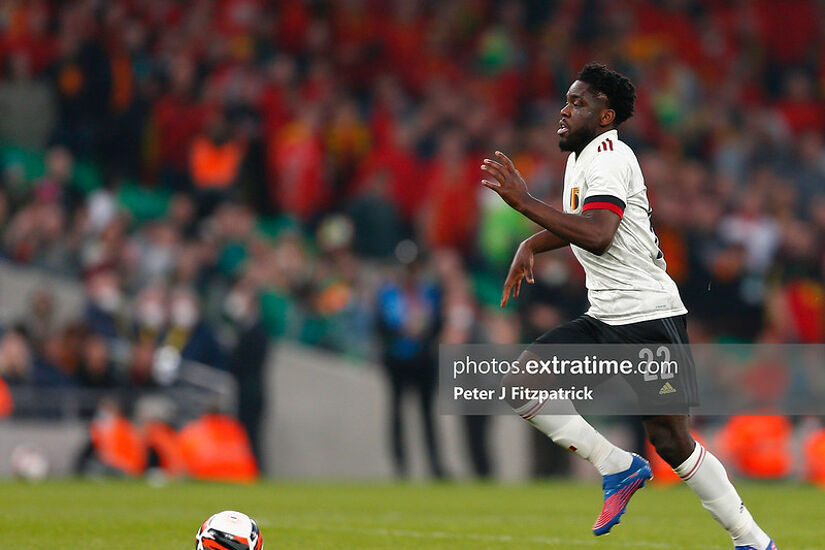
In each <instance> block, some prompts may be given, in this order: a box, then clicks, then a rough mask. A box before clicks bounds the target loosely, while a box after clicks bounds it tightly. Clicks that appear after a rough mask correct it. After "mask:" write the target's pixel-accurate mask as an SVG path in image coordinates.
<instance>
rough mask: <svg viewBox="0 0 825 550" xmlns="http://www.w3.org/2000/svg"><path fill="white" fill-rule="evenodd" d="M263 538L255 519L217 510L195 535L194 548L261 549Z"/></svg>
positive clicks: (196, 549) (199, 549) (198, 549)
mask: <svg viewBox="0 0 825 550" xmlns="http://www.w3.org/2000/svg"><path fill="white" fill-rule="evenodd" d="M263 548H264V538H263V536H261V531H260V529H258V524H257V523H255V520H254V519H252V518H250V517H249V516H247V515H246V514H242V513H240V512H233V511H231V510H226V511H224V512H218V513H217V514H215V515H214V516H212V517H210V518H209V519H207V520H206V521H204V522H203V525H201V528H200V529H198V534H197V535H195V550H263Z"/></svg>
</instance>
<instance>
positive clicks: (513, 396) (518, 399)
mask: <svg viewBox="0 0 825 550" xmlns="http://www.w3.org/2000/svg"><path fill="white" fill-rule="evenodd" d="M532 358H535V355H533V354H532V353H530V352H529V351H524V352H522V354H521V355H520V356H519V358H518V364H519V365H524V364H525V363H526V362H527V361H529V360H530V359H532ZM535 382H536V380H535V377H531V376H530V375H528V374H527V373H524V372H509V373H507V374H505V375H504V376H503V377H502V379H501V383H500V387H499V391H501V392H503V393H502V395H504V398H505V400H506V401H507V403H508V404H509V405H510V407H512V408H513V410H516V411H518V410H519V409H521V408H523V407H525V406H526V405H528V404H529V403H530V401H531V400H530V393H529V392H525V391H522V390H523V389H524V388H532V387H533V386H534V385H535Z"/></svg>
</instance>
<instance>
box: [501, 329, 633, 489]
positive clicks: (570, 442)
mask: <svg viewBox="0 0 825 550" xmlns="http://www.w3.org/2000/svg"><path fill="white" fill-rule="evenodd" d="M597 338H598V336H597V335H596V334H595V333H594V331H593V329H592V326H591V325H590V324H589V322H588V320H587V318H585V317H584V316H582V317H579V318H577V319H575V320H573V321H571V322H569V323H565V324H563V325H560V326H558V327H556V328H554V329H553V330H551V331H549V332H547V333H545V334H544V335H542V336H540V337H539V338H538V339H537V340H536V344H593V343H597ZM530 358H535V355H534V354H533V352H531V351H530V350H527V351H525V352H524V353H523V354H522V356H521V357H520V358H519V363H520V364H525V363H526V362H527V360H528V359H530ZM541 384H552V381H549V380H548V381H545V382H543V383H541ZM537 385H540V384H539V383H538V382H537V380H536V378H535V377H528V376H523V375H520V374H516V375H513V374H508V375H507V376H505V377H504V379H503V380H502V386H504V388H505V391H506V395H507V396H510V397H512V392H511V391H510V388H512V387H525V386H530V387H533V388H534V389H540V388H538V387H537ZM508 402H509V404H510V406H511V407H512V408H513V410H514V411H515V412H516V413H517V414H519V415H520V416H521V417H522V418H523V419H524V420H526V421H527V422H529V423H530V424H532V425H533V426H535V427H536V428H537V429H538V430H539V431H540V432H542V433H543V434H544V435H546V436H547V437H549V438H550V439H552V440H553V442H554V443H556V444H557V445H560V446H562V447H564V448H565V449H569V450H570V451H572V452H573V453H575V454H576V455H578V456H580V457H582V458H583V459H585V460H587V461H588V462H590V463H591V464H593V466H595V467H596V469H597V470H599V473H601V474H602V475H610V474H616V473H619V472H622V471H624V470H627V469H628V468H629V467H630V464H631V462H632V461H633V455H632V454H631V453H629V452H627V451H625V450H623V449H620V448H619V447H616V446H615V445H613V444H612V443H610V442H609V441H608V440H607V439H606V438H605V437H604V436H603V435H602V434H600V433H599V432H598V431H597V430H596V429H595V428H594V427H593V426H591V425H590V424H589V423H588V422H587V421H586V420H585V419H584V418H582V416H581V415H579V414H578V413H577V412H576V408H575V407H574V406H573V403H572V402H570V401H552V402H546V403H544V402H539V401H537V400H534V399H531V400H526V399H512V398H511V399H508Z"/></svg>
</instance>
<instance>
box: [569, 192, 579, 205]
mask: <svg viewBox="0 0 825 550" xmlns="http://www.w3.org/2000/svg"><path fill="white" fill-rule="evenodd" d="M578 208H579V188H578V187H573V188H572V189H570V210H577V209H578Z"/></svg>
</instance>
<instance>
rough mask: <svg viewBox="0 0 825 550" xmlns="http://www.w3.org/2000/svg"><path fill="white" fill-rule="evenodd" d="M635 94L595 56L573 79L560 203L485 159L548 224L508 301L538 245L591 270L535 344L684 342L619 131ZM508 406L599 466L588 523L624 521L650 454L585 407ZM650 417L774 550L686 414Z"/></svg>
mask: <svg viewBox="0 0 825 550" xmlns="http://www.w3.org/2000/svg"><path fill="white" fill-rule="evenodd" d="M635 98H636V92H635V89H634V87H633V84H632V83H631V82H630V80H629V79H628V78H627V77H625V76H623V75H621V74H619V73H617V72H615V71H612V70H610V69H608V68H607V67H605V66H604V65H599V64H595V63H591V64H589V65H587V66H585V67H584V69H582V71H581V73H580V74H579V75H578V77H577V78H576V80H575V82H573V84H572V85H571V86H570V88H569V90H568V92H567V97H566V102H565V105H564V108H563V109H562V110H561V120H560V121H559V129H558V135H559V147H560V148H561V150H562V151H569V152H570V153H571V154H570V155H569V157H568V159H567V167H566V169H565V174H564V197H563V204H564V210H563V211H560V210H557V209H555V208H553V207H551V206H549V205H547V204H545V203H543V202H542V201H540V200H537V199H535V198H534V197H532V196H531V195H530V193H529V192H528V189H527V185H526V184H525V182H524V179H523V178H522V177H521V175H520V174H519V172H518V170H516V168H515V166H514V165H513V163H512V161H511V160H510V159H509V158H507V156H505V155H504V154H503V153H501V152H496V154H495V156H496V159H495V160H493V159H485V160H484V164H483V166H482V169H483V170H484V171H485V172H486V174H487V175H488V176H489V179H484V180H482V182H481V183H482V185H484V186H486V187H488V188H490V189H492V190H493V191H495V192H496V193H498V194H499V196H500V197H501V198H502V199H504V201H505V202H506V203H507V204H509V205H510V206H511V207H512V208H513V209H515V210H517V211H518V212H521V213H522V214H523V215H525V216H526V217H528V218H529V219H531V220H532V221H534V222H535V223H537V224H538V225H540V226H541V227H543V228H545V229H544V230H543V231H540V232H539V233H536V234H535V235H533V236H531V237H530V238H528V239H526V240H525V241H524V242H522V243H521V245H520V246H519V248H518V250H517V251H516V254H515V257H514V258H513V262H512V265H511V266H510V271H509V273H508V275H507V279H506V281H505V283H504V292H503V295H502V301H501V305H502V307H503V306H505V305H506V304H507V301H508V300H509V298H510V294H511V292H513V295H514V296H516V297H518V295H519V293H520V290H521V284H522V281H523V280H527V282H528V283H532V282H533V273H532V267H533V257H534V255H535V254H538V253H541V252H547V251H549V250H554V249H557V248H561V247H563V246H567V245H570V247H571V248H572V250H573V253H574V254H575V256H576V258H577V259H578V261H579V262H580V263H581V265H582V267H583V268H584V271H585V274H586V285H587V290H588V299H589V301H590V309H589V310H588V311H587V313H586V314H584V315H582V316H581V317H579V318H577V319H575V320H573V321H571V322H569V323H566V324H563V325H560V326H558V327H556V328H555V329H553V330H551V331H549V332H547V333H546V334H544V335H542V336H541V337H540V338H539V339H538V340H537V343H549V344H554V343H555V344H562V343H564V344H582V343H589V344H598V343H651V342H665V343H673V344H686V343H687V342H688V337H687V331H686V318H685V316H686V313H687V310H686V309H685V307H684V305H683V304H682V300H681V298H680V296H679V291H678V288H677V287H676V284H675V283H674V282H673V280H672V279H671V278H670V277H669V276H668V274H667V272H666V271H665V261H664V257H663V255H662V252H661V251H660V250H659V248H658V239H657V238H656V235H655V233H654V232H653V228H652V226H651V224H650V219H649V218H650V205H649V203H648V198H647V188H646V187H645V182H644V178H643V176H642V172H641V169H640V168H639V163H638V161H637V160H636V156H635V155H634V153H633V151H632V150H631V149H630V147H628V146H627V145H626V144H624V143H623V142H621V141H619V136H618V132H617V128H618V127H619V125H620V124H621V123H622V122H624V121H625V120H627V119H628V118H630V117H631V116H632V114H633V106H634V102H635ZM504 383H505V384H515V383H521V382H520V381H516V380H505V381H504ZM674 386H676V387H675V388H674ZM688 386H690V384H676V385H674V384H671V385H670V386H669V387H663V389H662V390H661V391H657V393H659V394H661V395H662V398H663V399H668V400H670V402H672V400H673V399H674V395H673V394H680V392H686V391H687V387H688ZM674 389H675V391H671V390H674ZM679 396H680V395H677V397H679ZM681 397H682V398H683V399H684V403H685V404H686V405H687V404H689V403H690V398H689V396H686V395H681ZM510 404H511V406H512V407H513V408H514V409H515V410H516V412H517V413H519V414H520V415H521V416H522V417H523V418H524V419H525V420H527V421H528V422H530V423H531V424H533V425H534V426H535V427H536V428H538V429H539V430H540V431H541V432H543V433H544V434H546V435H547V436H548V437H550V438H551V439H552V440H553V441H554V442H555V443H557V444H558V445H561V446H564V447H566V448H568V449H570V450H571V451H573V452H574V453H575V454H577V455H579V456H581V457H582V458H584V459H586V460H588V461H589V462H591V463H592V464H593V465H594V466H595V467H596V468H597V469H598V471H599V472H600V473H601V474H602V476H603V481H602V486H603V488H604V505H603V508H602V513H601V514H600V515H599V517H598V519H597V520H596V523H595V524H594V526H593V532H594V533H595V534H596V535H603V534H605V533H608V532H609V531H610V529H611V528H612V527H613V526H614V525H616V524H617V523H618V522H619V519H620V516H621V515H622V514H623V513H624V511H625V509H626V507H627V503H628V501H629V500H630V497H631V496H632V495H633V494H634V493H635V492H636V491H637V490H638V489H639V488H641V487H642V486H643V485H644V483H645V481H647V480H648V479H650V478H651V477H652V473H651V469H650V464H649V463H648V462H647V461H646V460H645V459H644V458H642V457H640V456H638V455H635V454H631V453H629V452H627V451H625V450H623V449H620V448H619V447H616V446H615V445H613V444H611V443H610V442H609V441H608V440H607V439H605V438H604V436H602V435H601V434H600V433H599V432H597V431H596V430H595V429H594V428H593V427H592V426H591V425H590V424H588V422H587V421H586V420H584V418H582V417H581V416H580V415H578V414H547V412H548V409H545V407H546V406H547V405H546V404H545V403H541V402H534V401H522V402H517V401H512V402H511V403H510ZM542 409H545V410H542ZM685 412H687V408H685ZM543 413H544V414H543ZM643 422H644V426H645V430H646V432H647V436H648V438H649V439H650V442H651V443H652V444H653V446H654V447H655V449H656V452H657V453H658V454H659V456H661V457H662V458H663V459H664V460H665V461H666V462H667V463H668V464H670V466H671V467H672V468H673V469H674V471H675V472H676V473H677V474H678V475H679V476H680V477H681V478H682V480H683V481H684V482H685V483H687V485H688V486H689V487H690V488H691V489H692V490H693V491H694V492H695V493H696V495H697V496H698V497H699V499H700V500H701V501H702V505H703V506H704V507H705V508H706V509H707V510H708V511H709V512H710V513H711V515H712V516H713V517H714V519H716V520H717V521H718V522H719V523H720V524H721V525H722V527H724V528H725V529H726V530H727V531H728V533H729V534H730V536H731V538H732V539H733V544H734V546H735V549H736V550H776V545H775V544H774V542H773V541H772V540H771V539H770V537H769V536H768V535H766V534H765V532H764V531H762V529H761V528H760V527H759V526H758V525H757V524H756V522H755V521H754V519H753V517H752V516H751V514H750V512H749V511H748V509H747V508H746V507H745V505H744V504H743V502H742V500H741V499H740V497H739V495H738V494H737V492H736V489H735V488H734V487H733V485H732V484H731V482H730V481H729V480H728V477H727V474H726V473H725V468H724V467H723V466H722V464H721V463H720V462H719V460H718V459H717V458H716V457H715V456H713V455H712V454H711V453H710V452H708V451H707V450H706V449H705V448H704V447H703V446H702V445H701V444H699V443H698V442H697V441H695V440H694V439H693V437H692V436H691V434H690V430H689V429H688V415H687V414H678V415H674V414H656V415H651V416H645V417H644V420H643Z"/></svg>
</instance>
